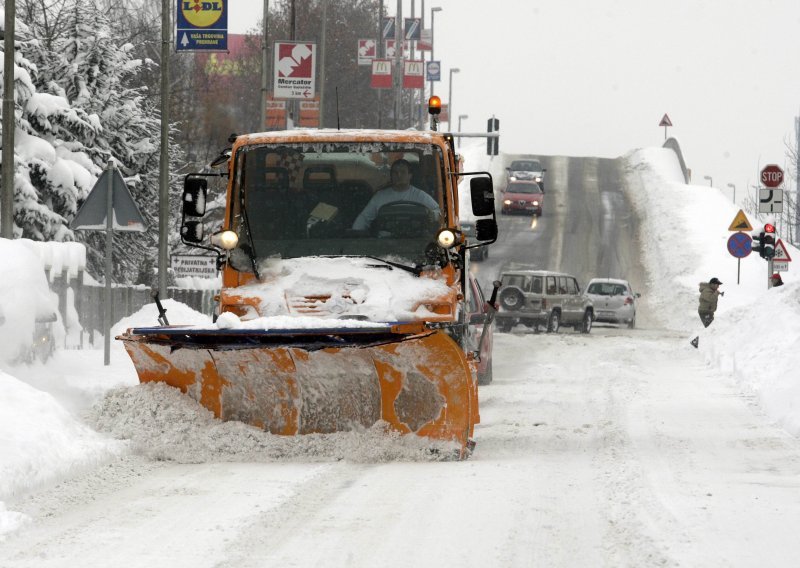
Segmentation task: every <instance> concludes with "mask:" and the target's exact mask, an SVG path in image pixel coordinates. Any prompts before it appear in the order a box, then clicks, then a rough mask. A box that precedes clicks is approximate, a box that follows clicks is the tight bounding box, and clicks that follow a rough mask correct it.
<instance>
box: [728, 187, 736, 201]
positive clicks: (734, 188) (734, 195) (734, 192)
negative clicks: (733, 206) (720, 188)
mask: <svg viewBox="0 0 800 568" xmlns="http://www.w3.org/2000/svg"><path fill="white" fill-rule="evenodd" d="M728 187H730V188H731V189H733V202H734V203H736V186H735V185H734V184H732V183H729V184H728Z"/></svg>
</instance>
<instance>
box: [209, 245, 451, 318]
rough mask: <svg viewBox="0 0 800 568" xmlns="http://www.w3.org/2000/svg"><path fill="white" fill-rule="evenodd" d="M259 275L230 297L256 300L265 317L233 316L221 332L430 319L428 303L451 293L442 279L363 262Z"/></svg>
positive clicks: (288, 267) (275, 264)
mask: <svg viewBox="0 0 800 568" xmlns="http://www.w3.org/2000/svg"><path fill="white" fill-rule="evenodd" d="M260 275H261V277H262V281H261V282H259V283H257V284H248V285H245V286H241V287H239V288H236V289H232V290H229V293H230V294H231V295H236V296H242V297H246V298H257V299H258V302H259V315H260V316H261V317H257V318H256V317H253V318H247V317H246V318H244V319H245V320H247V321H245V322H242V321H237V320H238V319H239V318H236V317H235V316H233V314H231V315H230V316H225V317H223V318H221V319H219V320H217V324H216V326H217V328H218V329H223V328H237V327H246V328H249V329H256V328H257V329H287V328H292V329H297V328H327V327H376V325H377V326H380V323H376V322H396V321H409V320H418V319H420V318H424V317H428V316H431V315H433V314H432V312H430V311H429V310H428V309H427V308H425V307H424V304H426V303H430V302H432V301H435V300H441V299H443V298H446V297H447V296H448V294H450V293H451V288H450V287H449V286H448V285H447V284H446V283H445V282H444V281H442V280H436V279H433V278H428V277H418V276H415V275H413V274H411V273H410V272H406V271H405V270H402V269H399V268H396V267H392V266H390V265H388V264H385V263H384V262H382V261H380V260H372V259H369V258H362V257H336V258H329V257H311V258H302V259H282V260H273V261H267V262H265V263H263V264H262V266H261V268H260ZM351 318H352V319H351Z"/></svg>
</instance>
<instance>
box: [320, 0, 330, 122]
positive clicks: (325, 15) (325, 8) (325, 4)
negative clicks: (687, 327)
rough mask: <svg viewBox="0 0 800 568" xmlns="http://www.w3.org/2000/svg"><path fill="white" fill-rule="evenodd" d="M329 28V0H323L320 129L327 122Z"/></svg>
mask: <svg viewBox="0 0 800 568" xmlns="http://www.w3.org/2000/svg"><path fill="white" fill-rule="evenodd" d="M327 28H328V0H322V39H321V41H320V43H321V44H322V45H320V46H319V47H320V51H321V52H322V53H321V54H320V55H321V56H320V65H319V128H322V127H323V124H324V123H323V121H324V120H325V113H324V112H323V109H324V108H325V54H326V52H327V51H328V50H327V49H326V48H325V36H326V35H327V33H326V30H327Z"/></svg>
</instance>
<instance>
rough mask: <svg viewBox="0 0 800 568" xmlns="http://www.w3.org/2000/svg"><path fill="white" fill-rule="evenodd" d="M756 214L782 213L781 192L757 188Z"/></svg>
mask: <svg viewBox="0 0 800 568" xmlns="http://www.w3.org/2000/svg"><path fill="white" fill-rule="evenodd" d="M758 212H759V213H781V212H783V190H782V189H764V188H759V190H758Z"/></svg>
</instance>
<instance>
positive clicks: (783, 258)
mask: <svg viewBox="0 0 800 568" xmlns="http://www.w3.org/2000/svg"><path fill="white" fill-rule="evenodd" d="M772 261H773V262H792V257H791V256H789V251H788V250H786V245H784V244H783V241H782V240H781V239H778V242H777V243H775V256H773V257H772Z"/></svg>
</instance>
